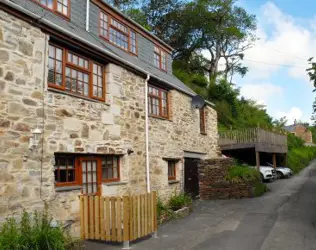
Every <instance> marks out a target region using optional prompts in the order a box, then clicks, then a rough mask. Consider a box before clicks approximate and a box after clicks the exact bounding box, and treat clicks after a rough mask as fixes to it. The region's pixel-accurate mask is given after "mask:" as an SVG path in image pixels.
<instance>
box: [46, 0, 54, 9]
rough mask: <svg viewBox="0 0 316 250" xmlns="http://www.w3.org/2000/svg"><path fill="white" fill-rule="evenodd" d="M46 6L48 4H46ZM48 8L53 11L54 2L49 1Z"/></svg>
mask: <svg viewBox="0 0 316 250" xmlns="http://www.w3.org/2000/svg"><path fill="white" fill-rule="evenodd" d="M45 5H46V4H45ZM46 6H47V7H48V8H50V9H52V8H53V0H47V5H46Z"/></svg>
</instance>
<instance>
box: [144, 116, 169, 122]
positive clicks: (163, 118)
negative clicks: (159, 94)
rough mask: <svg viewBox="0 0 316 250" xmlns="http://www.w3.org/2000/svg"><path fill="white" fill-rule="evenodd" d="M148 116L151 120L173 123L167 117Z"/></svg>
mask: <svg viewBox="0 0 316 250" xmlns="http://www.w3.org/2000/svg"><path fill="white" fill-rule="evenodd" d="M148 116H149V117H151V118H155V119H159V120H164V121H169V122H172V120H170V119H169V118H166V117H161V116H155V115H148Z"/></svg>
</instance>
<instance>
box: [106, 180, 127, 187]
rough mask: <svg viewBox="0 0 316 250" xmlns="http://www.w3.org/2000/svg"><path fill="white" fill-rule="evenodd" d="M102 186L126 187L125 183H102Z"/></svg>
mask: <svg viewBox="0 0 316 250" xmlns="http://www.w3.org/2000/svg"><path fill="white" fill-rule="evenodd" d="M102 184H103V185H105V186H121V185H127V182H121V181H116V182H103V183H102Z"/></svg>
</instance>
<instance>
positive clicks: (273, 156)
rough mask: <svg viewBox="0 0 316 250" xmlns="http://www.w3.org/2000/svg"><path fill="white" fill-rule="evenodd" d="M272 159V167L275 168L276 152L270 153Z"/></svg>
mask: <svg viewBox="0 0 316 250" xmlns="http://www.w3.org/2000/svg"><path fill="white" fill-rule="evenodd" d="M272 161H273V167H274V169H276V168H277V162H276V153H273V154H272Z"/></svg>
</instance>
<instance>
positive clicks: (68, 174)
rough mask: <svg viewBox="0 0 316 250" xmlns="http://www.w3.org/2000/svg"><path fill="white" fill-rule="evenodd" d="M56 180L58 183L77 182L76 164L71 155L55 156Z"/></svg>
mask: <svg viewBox="0 0 316 250" xmlns="http://www.w3.org/2000/svg"><path fill="white" fill-rule="evenodd" d="M55 162H56V164H55V171H54V173H55V181H56V184H63V183H69V182H75V181H76V176H75V164H74V158H73V156H71V155H56V156H55Z"/></svg>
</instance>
